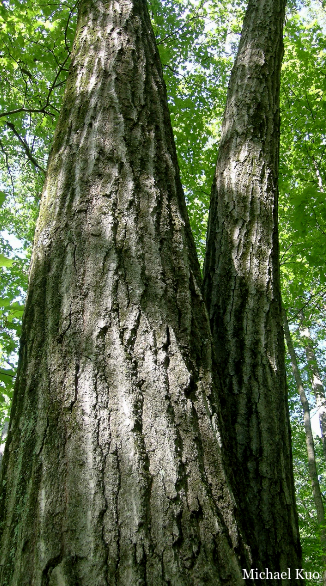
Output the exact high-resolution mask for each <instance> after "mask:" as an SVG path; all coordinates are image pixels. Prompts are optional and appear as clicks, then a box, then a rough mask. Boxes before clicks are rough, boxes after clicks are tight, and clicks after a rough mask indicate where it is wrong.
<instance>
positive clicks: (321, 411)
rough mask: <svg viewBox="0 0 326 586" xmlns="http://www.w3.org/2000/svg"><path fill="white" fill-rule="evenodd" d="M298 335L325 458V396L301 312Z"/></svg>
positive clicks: (311, 342) (310, 340) (312, 347)
mask: <svg viewBox="0 0 326 586" xmlns="http://www.w3.org/2000/svg"><path fill="white" fill-rule="evenodd" d="M300 335H301V336H302V338H303V340H304V348H305V353H306V357H307V362H308V369H309V375H310V380H311V388H312V390H313V393H314V395H315V399H316V405H317V407H318V416H319V425H320V431H321V438H322V443H323V452H324V458H325V460H326V397H325V391H324V385H323V383H322V380H321V376H320V372H319V368H318V362H317V358H316V354H315V350H314V344H313V341H312V338H311V334H310V331H309V328H308V327H307V326H306V325H305V323H304V314H303V312H301V326H300Z"/></svg>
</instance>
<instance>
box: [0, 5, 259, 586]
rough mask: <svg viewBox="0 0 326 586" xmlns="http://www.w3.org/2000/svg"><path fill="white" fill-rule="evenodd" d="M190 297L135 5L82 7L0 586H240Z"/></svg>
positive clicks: (43, 252) (193, 277)
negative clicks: (147, 585)
mask: <svg viewBox="0 0 326 586" xmlns="http://www.w3.org/2000/svg"><path fill="white" fill-rule="evenodd" d="M200 286H201V283H200V271H199V265H198V261H197V258H196V252H195V247H194V243H193V239H192V236H191V232H190V227H189V222H188V219H187V213H186V208H185V202H184V196H183V192H182V187H181V183H180V179H179V173H178V166H177V161H176V153H175V148H174V143H173V137H172V130H171V125H170V119H169V113H168V109H167V103H166V96H165V88H164V82H163V78H162V71H161V65H160V61H159V57H158V53H157V50H156V47H155V41H154V36H153V33H152V30H151V24H150V20H149V16H148V13H147V8H146V2H145V0H121V1H119V2H114V1H109V2H106V3H103V2H102V1H101V0H94V1H90V0H84V1H82V2H81V5H80V10H79V21H78V26H77V35H76V40H75V47H74V54H73V59H72V65H71V71H70V76H69V78H68V83H67V88H66V92H65V97H64V103H63V107H62V111H61V115H60V118H59V122H58V126H57V129H56V133H55V137H54V143H53V146H52V150H51V154H50V159H49V164H48V171H47V178H46V183H45V187H44V192H43V198H42V204H41V210H40V216H39V220H38V225H37V230H36V236H35V242H34V251H33V256H32V264H31V271H30V281H29V291H28V299H27V304H26V310H25V315H24V320H23V333H22V339H21V348H20V363H19V369H18V375H17V382H16V388H15V394H14V400H13V406H12V414H11V421H10V429H9V434H8V441H7V444H6V450H5V455H4V460H3V476H2V478H3V479H4V481H3V483H2V493H1V504H0V515H1V517H0V519H1V555H0V568H1V578H0V583H1V586H9V585H10V586H17V585H18V584H19V586H31V584H33V585H34V586H41V585H42V586H45V585H49V586H59V585H60V586H62V585H65V586H68V585H69V586H70V585H73V584H78V585H79V586H94V585H95V584H96V585H98V586H102V585H103V586H104V585H108V584H109V585H110V586H111V585H114V584H116V585H118V584H119V585H125V586H127V585H136V584H150V585H153V586H154V585H155V586H159V585H161V584H162V585H163V584H173V585H185V584H192V585H193V586H195V585H196V586H198V585H199V584H204V583H205V584H210V585H212V586H213V585H214V586H217V585H219V584H223V585H226V584H228V585H230V586H235V585H236V584H242V583H243V581H242V575H241V567H248V564H250V560H249V557H248V556H247V557H246V553H245V552H246V549H245V547H244V546H243V543H242V539H241V536H240V535H239V531H238V528H237V526H236V523H235V519H234V506H233V500H232V496H231V494H230V492H229V489H228V485H227V482H226V479H225V475H224V471H223V466H222V462H221V456H220V449H219V443H218V433H217V426H216V423H217V417H216V401H215V388H214V381H213V380H212V366H211V338H210V331H209V323H208V318H207V313H206V310H205V307H204V302H203V300H202V297H201V291H200ZM235 552H236V553H237V555H236V553H235ZM239 559H240V560H241V564H246V565H242V566H241V565H240V562H239Z"/></svg>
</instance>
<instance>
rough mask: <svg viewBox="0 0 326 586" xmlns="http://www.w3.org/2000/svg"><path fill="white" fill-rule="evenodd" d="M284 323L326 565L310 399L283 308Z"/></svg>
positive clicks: (325, 535) (322, 505)
mask: <svg viewBox="0 0 326 586" xmlns="http://www.w3.org/2000/svg"><path fill="white" fill-rule="evenodd" d="M283 325H284V334H285V340H286V345H287V347H288V352H289V355H290V358H291V364H292V372H293V375H294V379H295V382H296V386H297V390H298V393H299V396H300V401H301V405H302V409H303V421H304V429H305V436H306V446H307V454H308V468H309V475H310V480H311V485H312V494H313V497H314V502H315V506H316V512H317V521H318V524H319V527H320V541H321V548H322V553H323V563H324V566H325V567H326V527H325V510H324V503H323V499H322V494H321V490H320V485H319V480H318V472H317V464H316V457H315V446H314V438H313V434H312V429H311V421H310V409H309V403H308V399H307V397H306V393H305V390H304V386H303V383H302V379H301V375H300V371H299V368H298V362H297V357H296V354H295V350H294V346H293V342H292V337H291V333H290V329H289V324H288V320H287V315H286V311H285V310H283ZM323 584H324V585H326V570H325V571H324V575H323Z"/></svg>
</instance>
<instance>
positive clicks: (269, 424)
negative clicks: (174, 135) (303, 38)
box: [204, 0, 301, 584]
mask: <svg viewBox="0 0 326 586" xmlns="http://www.w3.org/2000/svg"><path fill="white" fill-rule="evenodd" d="M284 12H285V0H250V1H249V4H248V8H247V12H246V15H245V19H244V24H243V29H242V35H241V40H240V45H239V50H238V55H237V58H236V61H235V65H234V67H233V70H232V74H231V79H230V84H229V89H228V96H227V104H226V111H225V115H224V121H223V127H222V138H221V143H220V148H219V153H218V160H217V167H216V173H215V179H214V183H213V187H212V195H211V207H210V216H209V225H208V237H207V251H206V259H205V267H204V293H205V298H206V302H207V306H208V310H209V317H210V322H211V329H212V333H213V338H214V344H215V350H216V352H215V353H216V359H217V363H218V372H219V375H220V378H221V382H222V384H221V386H222V395H221V396H222V398H221V403H222V417H223V426H222V445H223V448H224V449H223V453H224V454H225V456H226V460H227V465H228V468H229V469H232V470H233V473H234V474H233V481H232V486H233V489H234V494H235V497H236V501H237V505H238V507H239V510H240V512H241V519H243V520H244V523H245V525H244V531H245V534H246V538H247V540H248V542H249V544H250V546H251V550H252V555H253V562H254V565H255V566H257V567H258V568H264V567H269V568H272V569H273V570H275V571H279V570H280V569H284V568H287V567H291V568H298V567H300V563H301V562H300V560H301V550H300V544H299V532H298V521H297V513H296V505H295V495H294V481H293V471H292V455H291V437H290V424H289V414H288V404H287V387H286V375H285V363H284V340H283V331H282V315H281V299H280V282H279V245H278V228H277V223H278V211H277V207H278V183H277V182H278V158H279V127H280V122H279V91H280V69H281V61H282V56H283V42H282V30H283V19H284ZM268 583H269V584H271V583H272V582H270V581H268ZM275 583H276V582H275ZM293 583H295V582H293Z"/></svg>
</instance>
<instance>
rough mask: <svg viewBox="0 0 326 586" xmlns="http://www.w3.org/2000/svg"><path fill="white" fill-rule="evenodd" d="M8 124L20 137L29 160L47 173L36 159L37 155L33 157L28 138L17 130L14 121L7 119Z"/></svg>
mask: <svg viewBox="0 0 326 586" xmlns="http://www.w3.org/2000/svg"><path fill="white" fill-rule="evenodd" d="M7 126H8V128H10V130H12V131H13V133H14V135H15V136H16V137H17V138H18V140H19V142H20V144H21V145H22V147H23V149H24V151H25V153H26V155H27V157H28V158H29V160H30V161H31V163H33V165H34V167H37V169H40V171H42V173H45V169H43V167H41V165H39V164H38V162H37V160H36V159H35V157H33V155H32V153H31V150H30V148H29V146H28V144H27V142H26V140H24V139H23V138H22V137H21V136H20V134H19V132H18V131H17V130H16V128H15V126H14V124H13V123H12V122H8V121H7Z"/></svg>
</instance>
